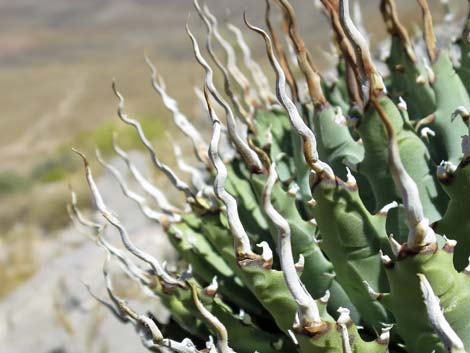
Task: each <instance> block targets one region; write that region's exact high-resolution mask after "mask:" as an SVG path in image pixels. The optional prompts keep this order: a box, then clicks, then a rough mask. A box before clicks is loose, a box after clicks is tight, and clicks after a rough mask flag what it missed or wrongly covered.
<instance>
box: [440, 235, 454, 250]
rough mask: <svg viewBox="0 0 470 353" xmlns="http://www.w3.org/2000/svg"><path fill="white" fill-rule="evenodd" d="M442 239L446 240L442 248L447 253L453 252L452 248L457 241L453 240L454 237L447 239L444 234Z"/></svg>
mask: <svg viewBox="0 0 470 353" xmlns="http://www.w3.org/2000/svg"><path fill="white" fill-rule="evenodd" d="M444 240H445V241H446V242H445V244H444V247H443V250H445V251H447V252H449V253H453V252H454V248H455V246H456V245H457V241H456V240H454V239H449V238H447V237H446V236H445V235H444Z"/></svg>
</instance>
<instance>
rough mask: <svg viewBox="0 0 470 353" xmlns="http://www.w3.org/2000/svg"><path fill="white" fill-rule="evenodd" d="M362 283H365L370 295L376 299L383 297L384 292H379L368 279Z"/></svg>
mask: <svg viewBox="0 0 470 353" xmlns="http://www.w3.org/2000/svg"><path fill="white" fill-rule="evenodd" d="M362 283H364V285H365V286H366V288H367V293H369V296H370V297H371V298H372V299H374V300H380V298H382V297H383V294H382V293H377V292H376V291H375V290H374V289H373V288H372V287H371V286H370V284H369V283H367V281H363V282H362Z"/></svg>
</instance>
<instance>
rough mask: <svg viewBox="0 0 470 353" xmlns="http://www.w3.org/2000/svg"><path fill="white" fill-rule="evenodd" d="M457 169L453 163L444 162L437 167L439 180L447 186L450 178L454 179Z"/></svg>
mask: <svg viewBox="0 0 470 353" xmlns="http://www.w3.org/2000/svg"><path fill="white" fill-rule="evenodd" d="M456 170H457V167H456V166H455V165H454V164H453V163H452V162H446V161H442V162H441V163H440V164H439V166H438V167H437V172H436V174H437V179H439V181H440V182H441V183H444V184H446V183H447V182H448V181H449V179H450V178H452V177H453V175H454V174H455V171H456Z"/></svg>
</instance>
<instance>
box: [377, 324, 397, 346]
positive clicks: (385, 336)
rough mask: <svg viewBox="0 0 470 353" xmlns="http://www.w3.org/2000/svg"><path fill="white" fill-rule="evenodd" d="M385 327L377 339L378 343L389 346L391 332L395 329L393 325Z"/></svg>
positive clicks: (385, 325)
mask: <svg viewBox="0 0 470 353" xmlns="http://www.w3.org/2000/svg"><path fill="white" fill-rule="evenodd" d="M383 325H384V327H382V332H381V333H380V336H379V337H378V338H377V339H376V341H377V343H379V344H382V345H388V343H389V342H390V331H391V330H392V328H393V324H383Z"/></svg>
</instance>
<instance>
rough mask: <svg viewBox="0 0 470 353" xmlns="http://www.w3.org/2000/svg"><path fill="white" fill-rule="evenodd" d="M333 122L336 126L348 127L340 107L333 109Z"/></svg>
mask: <svg viewBox="0 0 470 353" xmlns="http://www.w3.org/2000/svg"><path fill="white" fill-rule="evenodd" d="M334 121H335V123H336V124H338V125H344V126H348V121H347V120H346V117H345V116H344V114H343V110H342V109H341V107H337V108H336V109H335V120H334Z"/></svg>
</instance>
